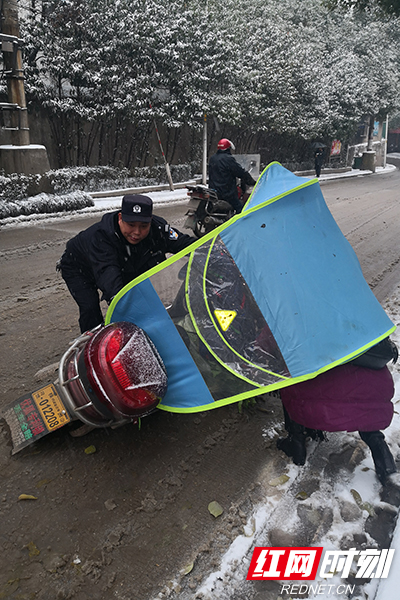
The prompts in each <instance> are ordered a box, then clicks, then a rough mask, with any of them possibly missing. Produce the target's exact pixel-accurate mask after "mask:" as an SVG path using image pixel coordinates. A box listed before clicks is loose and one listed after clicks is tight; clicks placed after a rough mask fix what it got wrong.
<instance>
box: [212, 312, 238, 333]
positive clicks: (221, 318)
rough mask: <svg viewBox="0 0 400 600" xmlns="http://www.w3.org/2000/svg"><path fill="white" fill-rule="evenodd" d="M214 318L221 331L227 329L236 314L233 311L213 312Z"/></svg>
mask: <svg viewBox="0 0 400 600" xmlns="http://www.w3.org/2000/svg"><path fill="white" fill-rule="evenodd" d="M214 314H215V317H216V319H217V321H218V323H219V324H220V327H221V329H222V331H226V330H227V329H229V326H230V325H231V323H232V321H233V319H234V318H235V317H236V315H237V312H236V311H235V310H218V309H215V310H214Z"/></svg>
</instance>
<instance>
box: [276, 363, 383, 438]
mask: <svg viewBox="0 0 400 600" xmlns="http://www.w3.org/2000/svg"><path fill="white" fill-rule="evenodd" d="M393 395H394V383H393V378H392V375H391V374H390V371H389V369H388V368H387V367H383V369H379V370H373V369H366V368H365V367H358V366H356V365H353V364H351V363H347V364H345V365H340V366H338V367H335V368H333V369H331V370H330V371H327V372H326V373H322V374H321V375H318V376H317V377H315V378H314V379H309V380H307V381H303V382H301V383H297V384H295V385H291V386H288V387H285V388H283V389H282V390H281V398H282V402H283V405H284V407H285V408H286V410H287V412H288V414H289V416H290V418H291V419H292V420H293V421H296V422H297V423H300V424H301V425H304V426H305V427H308V428H310V429H320V430H322V431H377V430H379V429H385V428H386V427H388V426H389V425H390V422H391V420H392V417H393V404H392V402H391V399H392V398H393Z"/></svg>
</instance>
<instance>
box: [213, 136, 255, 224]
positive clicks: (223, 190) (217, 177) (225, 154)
mask: <svg viewBox="0 0 400 600" xmlns="http://www.w3.org/2000/svg"><path fill="white" fill-rule="evenodd" d="M217 148H218V149H217V152H216V154H214V155H213V156H212V157H211V158H210V162H209V165H208V176H209V182H208V184H209V187H210V188H211V189H213V190H216V192H217V194H218V197H219V198H221V199H222V200H226V201H227V202H229V203H230V204H231V205H232V207H233V208H234V209H235V211H236V212H237V213H240V212H241V211H242V208H243V205H242V203H241V202H240V200H239V197H238V192H237V185H236V178H239V179H241V186H242V189H243V185H250V186H253V185H255V184H256V181H255V180H254V179H253V178H252V176H251V175H250V173H249V172H248V171H246V170H245V169H244V168H243V167H242V166H241V165H240V164H239V163H238V162H237V161H236V159H235V158H234V157H233V156H232V154H231V150H235V146H234V145H233V144H232V142H231V141H230V140H228V139H226V138H222V139H221V140H219V142H218V146H217Z"/></svg>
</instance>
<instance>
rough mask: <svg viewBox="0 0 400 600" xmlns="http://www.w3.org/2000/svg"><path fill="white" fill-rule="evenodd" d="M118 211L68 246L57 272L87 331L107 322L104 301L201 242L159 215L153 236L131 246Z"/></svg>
mask: <svg viewBox="0 0 400 600" xmlns="http://www.w3.org/2000/svg"><path fill="white" fill-rule="evenodd" d="M118 213H119V211H115V212H112V213H107V214H105V215H104V216H103V218H102V219H101V221H100V222H99V223H95V224H94V225H92V226H91V227H89V228H88V229H86V230H84V231H81V232H80V233H79V234H78V235H77V236H75V237H74V238H72V239H71V240H69V241H68V242H67V246H66V250H65V252H64V254H63V255H62V257H61V260H60V261H59V263H58V265H57V268H58V269H59V270H60V271H61V275H62V277H63V279H64V280H65V282H66V284H67V286H68V289H69V291H70V292H71V295H72V297H73V298H74V300H75V301H76V303H77V304H78V306H79V326H80V329H81V332H82V333H83V332H84V331H88V330H89V329H93V327H96V326H97V325H100V324H101V323H102V322H103V315H102V312H101V309H100V300H99V293H98V290H100V291H101V293H102V296H101V300H105V301H106V302H108V303H110V302H111V300H112V298H113V297H114V296H115V294H117V293H118V292H119V291H120V290H121V289H122V288H123V287H124V286H125V285H126V284H127V283H129V282H130V281H132V279H135V277H138V276H139V275H141V274H142V273H144V272H145V271H147V270H148V269H151V268H152V267H154V266H156V265H158V264H159V263H160V262H162V261H163V260H165V259H166V253H172V254H176V253H177V252H180V250H183V249H184V248H186V247H187V246H189V245H190V244H191V243H193V242H194V241H196V238H194V237H190V236H189V235H186V234H183V233H180V232H179V231H177V230H176V229H172V227H170V226H169V225H168V224H167V222H166V221H165V219H163V218H162V217H158V216H156V215H153V217H152V220H151V226H150V232H149V234H148V236H147V237H146V238H144V239H143V240H142V241H141V242H139V243H138V244H129V243H128V242H127V241H126V239H125V238H124V236H123V235H122V233H121V231H120V228H119V225H118Z"/></svg>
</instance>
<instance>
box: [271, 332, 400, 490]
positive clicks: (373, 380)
mask: <svg viewBox="0 0 400 600" xmlns="http://www.w3.org/2000/svg"><path fill="white" fill-rule="evenodd" d="M380 344H381V346H380V348H382V347H384V349H385V351H386V352H389V353H390V352H391V353H392V354H391V356H390V354H387V358H388V359H389V360H390V359H392V360H393V362H396V360H397V348H396V346H395V345H394V344H393V342H391V341H390V340H389V339H388V338H387V339H386V340H383V342H380ZM378 346H379V345H378ZM376 347H377V346H376ZM376 347H375V348H376ZM371 351H373V349H371ZM370 356H371V352H370V353H369V354H368V352H367V353H366V354H365V355H361V357H359V358H357V359H355V360H354V361H350V362H348V363H346V364H343V365H340V366H338V367H334V368H333V369H330V370H329V371H326V372H325V373H322V374H321V375H318V376H317V377H315V378H314V379H309V380H307V381H303V382H301V383H297V384H295V385H291V386H288V387H285V388H283V389H282V390H281V400H282V404H283V412H284V417H285V429H286V431H287V432H288V436H287V437H286V438H280V439H278V441H277V447H278V448H279V449H280V450H282V451H283V452H285V454H286V455H287V456H289V457H291V458H292V460H293V462H294V463H295V464H297V465H304V463H305V461H306V438H307V437H308V436H310V437H313V438H314V439H315V438H317V437H319V438H320V439H323V437H324V436H323V433H322V432H323V431H358V433H359V435H360V437H361V439H362V440H363V441H364V442H365V443H366V444H367V445H368V446H369V448H370V450H371V454H372V459H373V461H374V465H375V471H376V475H377V477H378V479H379V481H380V482H381V483H382V485H385V483H386V482H387V478H388V476H389V475H391V474H392V473H395V472H396V471H397V469H396V464H395V461H394V458H393V456H392V453H391V452H390V449H389V446H388V445H387V443H386V441H385V436H384V434H383V433H382V431H381V430H382V429H386V428H387V427H388V426H389V425H390V423H391V421H392V418H393V404H392V402H391V400H392V398H393V395H394V383H393V378H392V375H391V373H390V371H389V369H388V368H387V366H386V365H384V366H382V364H381V363H380V364H379V365H378V363H377V362H375V365H374V360H376V359H374V360H368V357H370ZM364 365H368V366H364ZM371 366H374V367H375V368H371ZM378 366H379V367H380V368H377V367H378Z"/></svg>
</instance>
